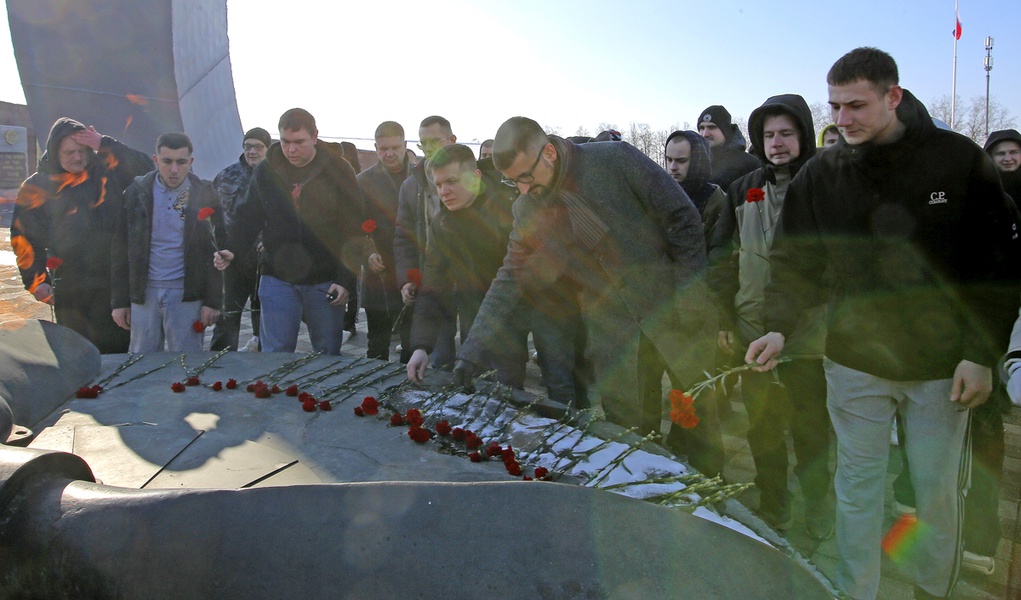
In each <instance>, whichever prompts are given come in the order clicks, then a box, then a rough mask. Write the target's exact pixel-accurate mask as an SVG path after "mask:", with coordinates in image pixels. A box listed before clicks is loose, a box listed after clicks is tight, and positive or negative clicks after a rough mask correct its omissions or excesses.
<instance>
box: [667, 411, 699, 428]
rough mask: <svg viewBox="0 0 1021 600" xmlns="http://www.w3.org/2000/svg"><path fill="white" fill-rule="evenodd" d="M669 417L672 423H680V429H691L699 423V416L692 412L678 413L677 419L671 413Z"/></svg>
mask: <svg viewBox="0 0 1021 600" xmlns="http://www.w3.org/2000/svg"><path fill="white" fill-rule="evenodd" d="M670 418H671V420H673V421H674V423H677V424H678V425H680V426H681V429H693V428H694V427H695V426H697V425H698V423H699V418H698V417H697V416H695V413H694V412H690V413H683V414H681V415H680V418H679V419H674V418H673V415H672V414H671V417H670Z"/></svg>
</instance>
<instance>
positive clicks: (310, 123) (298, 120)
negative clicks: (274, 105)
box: [277, 108, 319, 135]
mask: <svg viewBox="0 0 1021 600" xmlns="http://www.w3.org/2000/svg"><path fill="white" fill-rule="evenodd" d="M277 129H279V130H280V131H298V130H301V129H304V130H305V131H307V132H308V133H309V134H310V135H315V134H317V133H319V130H318V129H316V118H315V117H313V116H312V113H310V112H308V111H307V110H305V109H304V108H292V109H290V110H289V111H287V112H285V113H284V114H282V115H280V122H279V123H277Z"/></svg>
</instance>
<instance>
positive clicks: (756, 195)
mask: <svg viewBox="0 0 1021 600" xmlns="http://www.w3.org/2000/svg"><path fill="white" fill-rule="evenodd" d="M745 199H746V200H748V201H749V202H762V201H763V200H765V199H766V192H765V191H763V190H762V188H751V189H749V190H748V194H746V195H745Z"/></svg>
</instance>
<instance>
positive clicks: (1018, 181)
mask: <svg viewBox="0 0 1021 600" xmlns="http://www.w3.org/2000/svg"><path fill="white" fill-rule="evenodd" d="M1008 140H1009V141H1012V142H1017V144H1018V145H1021V133H1018V131H1017V130H1016V129H1002V130H1000V131H994V132H992V133H990V134H989V139H988V140H986V145H985V148H984V150H985V151H986V154H988V155H989V156H992V155H993V147H994V146H996V144H999V143H1000V142H1003V141H1008ZM1000 181H1002V182H1003V191H1005V192H1007V195H1009V196H1010V197H1011V199H1012V200H1014V204H1019V203H1021V169H1015V170H1013V171H1000Z"/></svg>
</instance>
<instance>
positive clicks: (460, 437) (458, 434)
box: [450, 427, 468, 442]
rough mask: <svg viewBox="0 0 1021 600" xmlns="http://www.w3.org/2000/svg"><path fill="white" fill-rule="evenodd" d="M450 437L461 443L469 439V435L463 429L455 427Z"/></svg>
mask: <svg viewBox="0 0 1021 600" xmlns="http://www.w3.org/2000/svg"><path fill="white" fill-rule="evenodd" d="M450 437H452V438H454V439H455V440H457V441H459V442H463V441H464V439H465V438H466V437H468V434H466V433H465V432H464V429H461V428H460V427H455V428H453V429H451V430H450Z"/></svg>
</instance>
